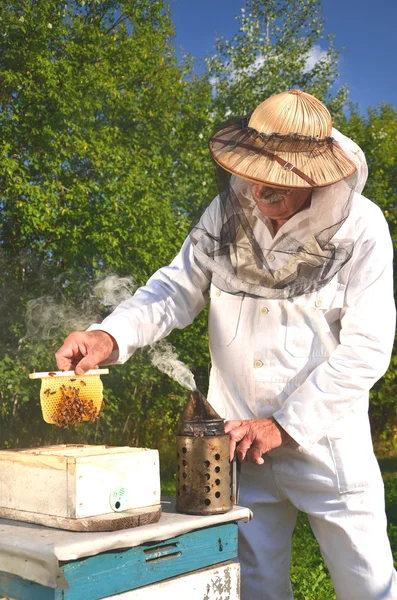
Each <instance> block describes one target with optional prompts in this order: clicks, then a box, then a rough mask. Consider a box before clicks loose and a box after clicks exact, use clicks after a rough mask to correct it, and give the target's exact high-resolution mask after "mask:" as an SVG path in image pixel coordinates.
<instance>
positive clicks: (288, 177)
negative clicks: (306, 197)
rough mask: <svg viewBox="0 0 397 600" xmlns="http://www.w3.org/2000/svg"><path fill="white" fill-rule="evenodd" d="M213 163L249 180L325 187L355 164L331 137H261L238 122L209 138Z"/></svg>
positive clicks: (349, 173)
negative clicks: (322, 138)
mask: <svg viewBox="0 0 397 600" xmlns="http://www.w3.org/2000/svg"><path fill="white" fill-rule="evenodd" d="M209 149H210V152H211V155H212V157H213V158H214V160H215V162H216V163H218V164H219V165H220V166H221V167H222V168H223V169H225V170H226V171H228V172H229V173H232V174H233V175H237V176H238V177H242V178H243V179H246V180H248V181H250V182H252V183H264V184H268V185H273V186H279V187H284V188H313V187H324V186H327V185H331V184H333V183H337V182H338V181H342V180H343V179H346V178H347V177H349V176H350V175H352V174H353V173H354V172H355V171H356V166H355V164H354V163H353V162H352V161H351V160H350V159H349V158H348V157H347V155H346V154H345V152H344V151H343V150H342V149H341V148H340V146H339V145H338V143H337V142H336V141H335V140H334V139H333V138H331V137H329V138H327V139H326V140H316V139H315V138H310V139H309V140H307V139H304V136H299V135H294V134H291V135H290V136H277V134H274V137H272V136H271V135H270V136H262V135H261V134H258V133H257V132H255V131H254V130H252V129H250V128H249V127H247V126H246V123H244V121H243V120H242V119H241V120H240V121H239V122H238V123H236V121H234V123H233V124H232V125H230V126H227V127H224V128H222V129H220V130H219V131H217V132H216V133H215V134H214V135H213V136H212V137H211V139H210V140H209Z"/></svg>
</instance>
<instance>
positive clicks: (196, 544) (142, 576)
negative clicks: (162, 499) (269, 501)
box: [62, 523, 237, 600]
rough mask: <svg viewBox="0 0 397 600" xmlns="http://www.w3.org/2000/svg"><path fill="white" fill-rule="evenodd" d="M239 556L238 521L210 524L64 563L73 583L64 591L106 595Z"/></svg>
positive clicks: (87, 599)
mask: <svg viewBox="0 0 397 600" xmlns="http://www.w3.org/2000/svg"><path fill="white" fill-rule="evenodd" d="M236 556H237V524H236V523H226V524H222V525H217V526H214V527H208V528H206V529H200V530H197V531H192V532H190V533H187V534H185V535H182V536H178V537H176V538H172V539H169V540H166V541H164V542H158V543H156V542H151V543H147V544H143V545H142V546H138V547H136V548H129V549H127V550H124V551H122V550H117V551H112V552H106V553H104V554H101V555H98V556H93V557H89V558H87V559H85V560H81V561H78V562H76V561H74V562H71V563H66V564H65V565H63V567H62V570H63V573H64V575H65V577H66V580H67V581H68V583H69V585H70V590H65V591H64V600H81V598H84V600H97V599H98V598H106V596H111V595H112V594H113V595H115V594H119V593H121V592H125V591H129V590H133V589H137V588H140V587H142V586H145V585H149V584H151V583H155V582H158V581H161V580H164V579H169V578H170V577H175V576H178V575H182V574H184V573H188V572H190V571H194V570H196V569H201V568H204V567H209V566H211V565H214V564H216V563H219V562H224V561H226V560H231V559H232V558H235V557H236ZM76 590H78V591H76ZM98 593H99V594H100V595H98ZM79 594H80V595H79Z"/></svg>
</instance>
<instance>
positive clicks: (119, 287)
mask: <svg viewBox="0 0 397 600" xmlns="http://www.w3.org/2000/svg"><path fill="white" fill-rule="evenodd" d="M135 289H136V284H135V282H134V279H133V277H118V276H117V275H114V274H112V275H108V277H105V279H102V280H101V281H99V282H98V283H97V284H96V285H95V286H94V296H95V297H96V298H98V299H99V300H100V301H101V303H102V304H103V305H104V306H110V307H111V308H116V306H118V305H119V304H120V302H123V301H124V300H128V298H131V296H132V295H133V293H134V291H135Z"/></svg>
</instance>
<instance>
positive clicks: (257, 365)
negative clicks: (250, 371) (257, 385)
mask: <svg viewBox="0 0 397 600" xmlns="http://www.w3.org/2000/svg"><path fill="white" fill-rule="evenodd" d="M261 367H263V362H262V361H261V360H256V361H255V369H260V368H261Z"/></svg>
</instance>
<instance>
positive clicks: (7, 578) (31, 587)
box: [0, 571, 63, 600]
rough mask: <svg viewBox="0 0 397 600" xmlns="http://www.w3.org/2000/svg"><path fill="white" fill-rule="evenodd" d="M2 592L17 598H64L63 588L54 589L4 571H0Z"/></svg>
mask: <svg viewBox="0 0 397 600" xmlns="http://www.w3.org/2000/svg"><path fill="white" fill-rule="evenodd" d="M1 594H4V595H5V596H6V597H7V598H10V599H11V598H15V600H63V598H62V591H61V590H53V589H51V588H48V587H44V586H42V585H39V584H37V583H33V582H32V581H28V580H27V579H22V578H21V577H17V576H16V575H11V574H10V573H4V572H3V571H0V595H1Z"/></svg>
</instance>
